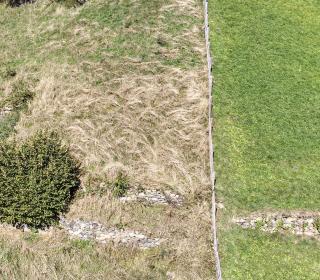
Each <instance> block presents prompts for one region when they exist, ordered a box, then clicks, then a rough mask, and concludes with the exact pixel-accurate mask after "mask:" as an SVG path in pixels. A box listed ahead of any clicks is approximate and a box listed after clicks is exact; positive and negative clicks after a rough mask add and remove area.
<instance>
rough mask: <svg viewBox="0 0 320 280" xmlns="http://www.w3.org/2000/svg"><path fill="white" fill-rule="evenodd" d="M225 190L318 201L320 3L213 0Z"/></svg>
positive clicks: (240, 196)
mask: <svg viewBox="0 0 320 280" xmlns="http://www.w3.org/2000/svg"><path fill="white" fill-rule="evenodd" d="M210 12H211V25H212V27H213V28H212V30H213V31H212V36H211V39H212V43H213V44H212V45H213V49H212V51H213V54H214V59H215V67H214V76H215V81H216V85H215V89H214V90H215V108H214V109H215V120H216V123H215V130H216V133H215V142H216V156H217V163H218V164H217V178H218V190H219V194H220V195H222V196H223V197H224V199H225V200H226V201H227V202H228V205H229V207H230V206H234V207H237V208H241V209H250V210H256V209H259V208H264V207H273V208H288V209H289V208H291V209H294V208H308V209H317V208H318V207H319V199H320V192H319V185H320V172H318V171H319V169H320V149H319V147H320V130H319V127H320V111H319V108H320V90H319V88H320V72H319V68H320V51H319V44H320V37H319V36H318V35H317V34H318V32H319V30H320V17H319V13H320V3H319V1H312V0H309V1H268V2H265V1H253V0H252V1H250V0H246V1H239V0H236V1H220V0H213V1H211V6H210Z"/></svg>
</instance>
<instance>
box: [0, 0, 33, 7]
mask: <svg viewBox="0 0 320 280" xmlns="http://www.w3.org/2000/svg"><path fill="white" fill-rule="evenodd" d="M32 2H34V1H33V0H0V3H6V4H7V5H8V6H10V7H19V6H21V5H23V4H26V3H32Z"/></svg>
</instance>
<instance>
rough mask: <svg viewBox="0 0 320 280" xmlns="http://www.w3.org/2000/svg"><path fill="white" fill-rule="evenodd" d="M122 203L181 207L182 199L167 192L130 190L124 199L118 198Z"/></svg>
mask: <svg viewBox="0 0 320 280" xmlns="http://www.w3.org/2000/svg"><path fill="white" fill-rule="evenodd" d="M120 201H122V202H142V203H150V204H162V205H168V204H172V205H176V206H181V205H182V202H183V199H182V197H181V196H180V195H178V194H174V193H172V192H169V191H164V192H161V191H157V190H144V191H135V190H131V191H129V192H128V194H127V195H126V196H124V197H121V198H120Z"/></svg>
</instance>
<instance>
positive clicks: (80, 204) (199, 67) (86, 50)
mask: <svg viewBox="0 0 320 280" xmlns="http://www.w3.org/2000/svg"><path fill="white" fill-rule="evenodd" d="M201 4H202V3H201V1H189V2H188V3H181V2H179V1H175V0H170V1H167V0H163V1H162V0H160V1H159V0H151V1H150V0H148V1H145V0H139V1H128V0H125V1H122V0H121V1H105V0H90V1H88V3H86V4H85V5H84V6H82V7H79V8H76V9H67V8H65V7H64V6H63V5H59V4H56V3H51V1H50V4H49V1H48V2H46V1H40V0H39V1H37V3H35V4H33V5H26V6H23V7H21V8H18V9H10V8H7V7H5V6H4V5H0V50H1V52H0V84H1V89H0V96H1V98H3V96H8V95H10V94H11V93H12V88H13V87H14V85H15V84H18V83H20V82H25V83H26V84H27V85H28V86H29V88H30V89H31V90H32V91H33V92H34V93H35V97H34V99H33V101H32V103H30V104H29V107H28V110H26V112H24V113H23V114H22V115H21V118H20V120H19V121H18V123H17V125H16V126H15V130H16V135H17V137H21V138H23V137H26V136H28V135H30V134H32V133H34V132H35V131H36V130H37V129H39V128H46V127H50V128H54V129H58V130H59V132H60V133H61V134H62V136H63V137H64V140H65V141H66V142H68V143H69V144H70V145H71V150H72V153H73V154H74V156H75V157H77V158H78V159H79V160H81V162H82V167H83V176H82V186H83V189H82V190H81V192H80V194H79V197H77V199H76V200H75V201H74V203H73V205H72V206H71V209H70V212H69V213H68V217H69V218H70V219H71V218H72V219H77V218H83V219H89V220H96V221H99V222H101V223H103V224H104V225H106V226H113V227H118V228H128V229H134V230H138V231H141V232H143V233H146V234H148V235H150V236H153V237H160V238H162V239H164V240H166V242H164V243H163V245H161V246H160V247H159V248H156V249H153V250H147V251H141V250H137V249H135V248H122V247H115V248H112V247H108V246H106V247H104V246H99V245H97V244H94V243H87V242H77V241H75V242H74V241H70V240H68V238H67V236H66V235H65V234H64V233H63V232H62V231H60V230H58V229H53V231H52V232H51V234H50V232H49V233H47V234H44V235H41V234H35V235H33V234H31V235H30V234H29V233H21V232H19V231H14V230H11V229H6V228H0V249H1V252H0V278H1V279H139V280H140V279H167V276H166V274H167V272H168V271H169V272H174V273H175V275H176V279H211V278H212V276H213V274H214V272H213V267H214V265H213V260H212V252H211V240H210V216H209V207H210V203H209V201H210V200H209V198H210V186H209V184H208V176H207V175H208V174H207V173H208V162H207V138H206V124H207V119H206V112H207V110H206V109H207V96H206V79H205V77H206V76H205V68H204V66H205V63H204V59H203V58H204V56H203V47H204V46H203V33H202V30H201V26H202V22H203V19H202V14H201V12H202V6H201ZM12 70H14V71H16V73H17V74H16V75H15V76H11V75H8V74H7V73H10V72H11V71H12ZM7 122H9V119H7ZM15 122H16V119H15V120H14V121H10V123H7V125H6V124H4V125H5V127H6V131H10V130H11V129H12V126H13V125H12V124H15ZM0 129H2V128H1V126H0ZM6 134H7V133H6ZM119 170H122V171H124V172H125V173H127V174H128V178H129V183H130V185H133V186H140V187H143V188H160V189H171V190H173V191H175V192H180V193H182V194H183V195H184V196H185V198H186V203H185V205H184V206H183V207H180V208H175V207H171V206H169V207H163V206H155V207H152V206H145V205H138V204H122V203H120V202H119V201H118V200H117V199H115V198H114V197H112V196H111V195H110V191H109V189H108V188H107V186H108V182H109V181H110V180H112V179H113V178H114V175H115V174H116V173H117V171H119Z"/></svg>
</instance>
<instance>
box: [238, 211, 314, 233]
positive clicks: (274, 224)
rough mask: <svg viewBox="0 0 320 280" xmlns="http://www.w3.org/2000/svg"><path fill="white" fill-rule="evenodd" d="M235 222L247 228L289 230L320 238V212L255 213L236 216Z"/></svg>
mask: <svg viewBox="0 0 320 280" xmlns="http://www.w3.org/2000/svg"><path fill="white" fill-rule="evenodd" d="M233 222H234V223H236V224H238V225H240V226H241V227H242V228H245V229H248V228H252V229H259V230H262V231H265V232H270V233H273V232H282V233H285V232H287V233H291V234H295V235H301V236H310V237H314V238H317V239H320V213H291V214H284V213H270V214H254V215H251V216H250V217H246V218H235V219H233Z"/></svg>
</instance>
